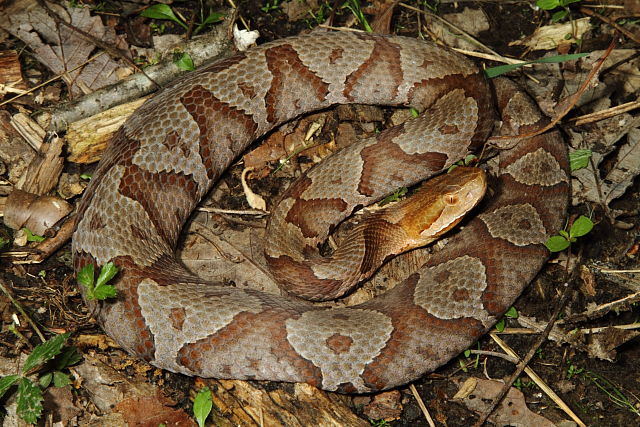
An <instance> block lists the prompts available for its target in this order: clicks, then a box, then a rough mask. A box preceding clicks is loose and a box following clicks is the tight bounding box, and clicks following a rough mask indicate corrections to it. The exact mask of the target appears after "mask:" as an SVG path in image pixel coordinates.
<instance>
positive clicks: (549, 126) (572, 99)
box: [488, 39, 616, 149]
mask: <svg viewBox="0 0 640 427" xmlns="http://www.w3.org/2000/svg"><path fill="white" fill-rule="evenodd" d="M615 45H616V42H615V39H614V40H612V41H611V43H610V44H609V47H608V48H607V50H606V51H605V52H604V53H603V54H602V56H601V57H600V58H599V59H598V61H597V62H596V63H595V65H594V66H593V68H592V69H591V71H590V72H589V75H588V76H587V78H586V79H585V82H584V83H583V84H582V86H580V88H579V89H578V91H577V92H576V93H574V94H573V95H571V96H569V97H568V98H567V100H566V101H567V102H566V106H565V108H564V110H562V111H561V112H559V113H558V114H556V116H555V117H554V118H553V119H552V120H551V121H550V122H549V124H547V125H546V126H543V127H542V128H541V129H538V130H534V131H531V132H529V133H525V134H519V135H515V136H513V135H503V136H492V137H490V138H489V139H488V141H489V142H495V141H500V140H512V139H514V138H515V139H518V140H520V139H524V138H533V137H534V136H538V135H540V134H543V133H545V132H546V131H548V130H549V129H552V128H553V127H554V126H555V125H556V124H557V123H558V122H559V121H560V120H561V119H562V118H563V117H564V116H566V115H567V114H568V113H569V111H571V109H573V107H574V106H575V105H576V103H577V102H578V100H579V99H580V97H581V96H582V94H583V93H584V92H585V91H586V90H587V88H588V87H589V85H590V84H591V82H592V80H593V79H595V76H596V74H597V73H598V71H599V70H600V68H602V64H604V61H605V59H607V58H608V57H609V55H610V54H611V52H612V51H613V48H614V47H615ZM518 142H519V141H516V144H517V143H518ZM501 148H502V149H509V148H513V147H501Z"/></svg>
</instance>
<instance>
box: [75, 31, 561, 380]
mask: <svg viewBox="0 0 640 427" xmlns="http://www.w3.org/2000/svg"><path fill="white" fill-rule="evenodd" d="M493 91H495V95H494V94H492V89H491V87H490V86H489V85H488V83H487V82H486V81H485V79H484V78H483V76H482V73H481V72H480V71H479V70H478V68H477V67H476V66H475V65H474V64H473V63H471V62H470V61H468V60H467V59H465V58H463V57H461V56H460V55H458V54H455V53H453V52H451V51H449V50H445V49H443V48H440V47H436V46H435V45H432V44H430V43H427V42H423V41H418V40H414V39H409V38H403V37H397V36H394V37H386V36H376V35H363V34H353V33H313V34H311V35H305V36H298V37H292V38H287V39H283V40H279V41H275V42H271V43H267V44H264V45H262V46H259V47H257V48H254V49H252V50H250V51H248V52H246V53H240V54H237V55H235V56H233V57H231V58H228V59H225V60H222V61H219V62H216V63H213V64H212V65H209V66H206V67H203V68H201V69H199V70H198V71H196V72H193V73H191V74H189V75H187V76H186V77H184V78H181V79H179V81H177V82H176V83H174V84H172V85H171V86H170V87H168V88H166V89H164V90H162V91H161V92H159V93H158V94H157V95H156V96H155V97H154V98H152V99H151V100H149V101H147V102H146V103H145V104H144V105H143V106H142V107H140V108H139V109H138V110H137V111H136V112H135V113H134V114H133V115H132V116H131V117H130V118H129V119H128V120H127V121H126V123H125V124H124V125H123V126H122V127H121V128H120V129H119V130H118V132H117V133H116V134H115V136H114V137H113V139H112V141H111V144H110V146H109V148H108V149H107V151H106V153H105V154H104V156H103V158H102V160H101V162H100V164H99V165H98V168H97V170H96V172H95V174H94V177H93V179H92V182H91V184H90V185H89V187H88V188H87V190H86V193H85V195H84V197H83V199H82V201H81V204H80V207H79V212H78V216H77V218H78V219H77V224H76V231H75V233H74V236H73V248H72V250H73V255H74V267H75V269H76V271H78V270H79V269H81V268H82V267H83V266H84V265H86V264H88V263H93V264H94V265H96V266H99V265H103V264H105V263H106V262H108V261H113V262H114V263H116V265H118V266H119V268H120V272H119V274H118V276H117V278H116V279H117V280H116V286H117V288H118V297H117V298H116V299H114V300H108V301H106V302H102V303H99V305H98V306H97V307H96V317H97V319H98V321H99V323H100V324H101V326H102V327H103V328H104V330H105V331H106V332H107V333H108V334H109V335H110V336H111V337H113V338H114V339H115V340H116V341H117V342H118V343H119V344H120V345H121V346H122V347H123V348H125V349H126V350H127V351H129V352H130V353H132V354H134V355H137V356H139V357H141V358H143V359H144V360H146V361H148V362H150V363H151V364H153V365H155V366H158V367H160V368H164V369H167V370H169V371H173V372H180V373H184V374H187V375H195V376H201V377H215V378H229V379H256V380H273V381H286V382H307V383H310V384H312V385H315V386H317V387H320V388H323V389H325V390H331V391H340V392H371V391H376V390H383V389H388V388H391V387H395V386H398V385H401V384H404V383H407V382H409V381H412V380H414V379H416V378H418V377H420V376H421V375H423V374H424V373H425V372H428V371H432V370H434V369H436V368H437V367H438V366H440V365H442V364H443V363H445V362H447V361H448V360H449V359H451V358H452V357H454V356H455V355H457V354H458V353H460V352H461V351H462V350H464V349H465V348H467V347H468V346H469V345H471V344H472V343H473V342H474V341H475V340H477V339H478V338H479V337H480V336H481V335H482V334H483V333H484V332H486V331H487V329H488V328H490V327H491V326H492V325H493V324H494V323H495V321H496V319H497V318H498V317H499V316H501V315H502V313H504V311H505V310H506V309H507V308H508V307H509V306H510V305H511V304H512V303H513V301H514V300H515V298H516V297H517V296H518V295H519V294H520V293H521V291H522V289H523V288H524V287H525V286H526V285H527V284H528V283H529V282H530V281H531V280H532V279H533V278H534V276H535V275H536V274H537V272H538V271H539V269H540V268H541V266H542V265H543V263H544V262H545V261H546V259H547V257H548V252H547V250H546V248H545V247H544V246H543V245H542V243H543V242H544V241H545V240H546V239H547V237H548V236H549V235H551V234H554V233H555V232H556V231H557V230H559V229H560V228H561V227H562V225H563V221H564V217H565V214H566V209H567V202H568V194H569V179H568V166H567V164H568V162H567V152H566V147H565V146H564V144H563V141H562V139H561V138H560V136H559V134H558V133H557V132H549V133H546V134H544V135H540V136H537V137H533V138H529V139H525V140H522V141H520V142H519V143H518V144H515V145H514V146H513V147H512V148H510V149H508V150H505V151H502V152H501V153H500V155H499V173H498V176H497V177H495V179H494V180H493V182H492V184H491V188H492V189H493V192H494V195H493V197H492V198H491V200H490V201H487V202H485V203H484V205H483V206H482V207H481V212H480V213H478V214H477V216H476V217H475V218H474V219H472V220H471V221H470V222H468V223H467V224H466V225H465V227H464V229H463V230H462V231H461V232H459V233H456V234H455V235H454V236H452V237H451V238H450V239H449V241H448V243H447V245H446V247H445V248H444V249H443V250H441V251H439V252H437V253H436V254H434V255H433V256H432V257H431V258H430V260H429V261H428V262H427V264H425V265H424V266H423V267H422V269H421V270H419V272H417V273H415V274H412V275H411V276H409V277H408V278H407V279H405V280H404V282H402V283H401V284H399V285H398V286H396V287H395V288H393V289H392V290H390V291H388V292H387V293H385V294H383V295H381V296H378V297H376V298H374V299H372V300H370V301H368V302H366V303H363V304H360V305H356V306H351V307H346V308H326V307H317V306H316V305H313V304H311V303H310V302H306V301H303V300H301V299H298V298H294V297H291V296H280V295H271V294H266V293H261V292H259V291H253V290H248V289H239V288H236V287H232V286H222V285H221V284H215V283H207V282H205V281H203V280H202V279H199V278H198V277H197V276H195V275H194V274H193V273H191V272H189V271H188V270H187V269H186V268H185V267H183V266H182V264H181V263H180V262H179V261H177V260H176V259H175V256H174V249H175V246H176V242H177V240H178V236H179V233H180V230H181V228H182V226H183V225H184V223H185V221H186V220H187V219H188V217H189V215H190V214H191V212H192V210H193V209H194V208H195V206H196V205H197V204H198V202H199V201H200V200H201V198H202V197H203V196H204V195H205V194H206V193H207V192H208V190H209V189H210V188H211V186H212V185H213V184H214V183H215V182H216V180H217V179H218V178H219V176H220V175H221V173H222V172H223V171H224V170H225V169H226V168H227V167H228V166H229V164H230V163H231V162H232V161H233V160H234V159H235V158H236V157H237V156H238V155H239V154H240V153H241V152H242V151H243V150H244V149H245V148H246V147H247V145H248V144H249V143H251V142H252V141H253V140H255V139H256V138H258V137H259V136H261V135H264V134H265V133H266V132H268V131H269V130H271V129H273V128H274V127H276V126H278V125H279V124H281V123H284V122H286V121H288V120H291V119H292V118H295V117H297V116H299V115H301V114H304V113H306V112H309V111H314V110H318V109H322V108H326V107H329V106H331V105H334V104H341V103H363V104H379V105H404V106H413V107H415V108H417V109H418V110H420V111H422V110H424V109H427V114H426V115H425V116H426V118H425V116H420V117H418V118H415V119H410V120H409V121H407V122H405V123H404V124H402V125H399V126H396V127H394V128H392V129H390V130H388V131H385V132H383V133H381V134H380V135H378V136H377V137H376V138H374V139H373V140H367V141H368V142H365V143H364V145H363V146H359V147H358V148H354V149H351V150H349V149H346V151H345V150H343V151H345V153H346V154H345V153H343V152H342V151H341V152H340V153H341V154H340V155H339V156H337V158H336V159H335V160H333V161H332V162H330V165H329V166H328V167H325V168H324V169H321V168H320V169H318V170H319V172H317V173H316V172H314V173H311V174H309V175H307V176H306V177H304V178H303V179H302V180H300V181H298V182H297V183H296V184H294V185H293V187H292V188H291V189H290V190H289V191H288V192H287V194H286V195H285V196H283V200H282V203H281V204H280V207H278V208H276V209H275V211H274V212H273V215H272V218H271V220H270V223H269V233H271V234H270V235H269V236H270V237H269V238H270V239H273V240H274V244H275V245H274V246H273V248H272V249H267V250H266V258H267V260H268V261H269V264H270V265H271V266H272V267H275V273H274V275H275V276H279V275H281V274H282V275H286V274H291V273H292V272H293V276H294V277H295V276H296V275H297V276H298V277H302V278H303V280H302V282H307V281H308V282H312V281H313V280H315V279H318V280H320V281H324V282H325V283H329V288H330V289H331V288H332V285H331V281H332V280H333V279H332V278H331V274H332V273H331V271H327V269H322V268H319V267H316V266H312V267H310V266H308V265H306V264H304V263H301V261H300V259H301V254H303V255H305V254H306V253H307V252H308V251H309V250H311V249H313V247H314V246H315V245H316V244H317V242H318V241H320V240H323V239H324V238H325V237H326V235H327V232H328V231H327V230H328V228H330V227H331V224H333V222H335V221H340V220H341V219H342V218H344V217H346V216H348V215H349V214H350V213H351V212H352V210H353V209H354V207H356V206H359V205H365V204H367V203H369V202H370V201H371V200H375V199H377V198H380V197H381V196H382V195H384V194H387V193H389V192H390V191H393V190H394V189H396V188H398V187H400V186H403V185H411V184H413V183H415V182H417V181H419V180H421V179H423V177H424V176H425V175H427V174H431V173H435V172H438V171H441V170H443V169H444V168H447V167H448V166H449V165H451V164H452V163H453V162H455V161H457V160H458V159H460V158H462V157H464V155H465V154H466V153H468V152H469V151H473V150H476V149H477V148H478V147H480V146H481V145H482V144H483V142H484V141H485V140H486V139H487V137H488V136H489V135H490V134H491V132H492V129H493V127H494V122H495V118H496V117H495V113H494V104H495V105H497V106H498V110H499V111H500V113H501V116H502V117H501V120H502V125H501V127H500V133H502V134H506V135H517V134H519V133H525V132H527V131H528V130H531V129H537V128H538V127H539V126H540V125H541V124H542V123H544V122H545V119H544V118H543V116H542V115H541V113H540V112H539V110H538V109H537V107H536V106H535V105H534V104H533V103H532V102H531V101H530V100H529V99H528V98H527V97H526V95H524V94H523V93H522V92H520V91H519V90H518V89H517V87H516V86H515V85H514V84H513V83H511V82H510V81H508V80H499V79H498V80H496V81H494V82H493ZM425 139H426V140H430V141H431V143H432V144H431V145H430V146H428V147H426V146H425V144H424V140H425ZM452 141H453V142H457V143H454V144H451V142H452ZM334 157H335V156H334ZM315 169H316V168H314V169H313V170H315ZM350 179H353V180H350ZM308 212H311V213H308ZM329 214H331V215H333V218H332V219H331V220H328V219H326V217H327V216H328V215H329ZM305 215H306V216H305ZM336 218H337V219H336ZM330 221H331V222H330ZM274 230H275V231H274ZM332 268H333V267H332ZM312 279H313V280H312ZM285 282H286V280H285ZM285 287H286V285H285ZM330 292H332V291H330ZM336 292H337V291H336ZM341 292H342V291H340V292H337V293H341ZM300 293H301V294H307V293H311V294H313V291H309V292H308V291H307V290H305V289H303V290H302V291H301V292H300ZM311 297H312V298H313V295H312V296H311Z"/></svg>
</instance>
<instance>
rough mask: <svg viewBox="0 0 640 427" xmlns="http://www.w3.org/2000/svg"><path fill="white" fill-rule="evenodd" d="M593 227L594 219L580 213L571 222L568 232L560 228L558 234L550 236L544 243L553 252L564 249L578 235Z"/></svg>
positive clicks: (587, 231)
mask: <svg viewBox="0 0 640 427" xmlns="http://www.w3.org/2000/svg"><path fill="white" fill-rule="evenodd" d="M591 229H593V221H591V220H590V219H589V218H587V217H586V216H584V215H580V217H578V219H576V220H575V221H574V222H573V224H571V228H570V229H569V231H568V232H567V231H566V230H560V232H559V233H558V235H556V236H551V237H549V239H548V240H547V241H546V242H545V243H544V245H545V246H546V247H547V249H549V250H550V251H551V252H561V251H564V250H565V249H567V248H568V247H569V245H571V243H573V242H575V241H576V239H577V238H578V237H582V236H584V235H585V234H587V233H589V232H590V231H591Z"/></svg>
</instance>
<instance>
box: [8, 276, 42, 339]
mask: <svg viewBox="0 0 640 427" xmlns="http://www.w3.org/2000/svg"><path fill="white" fill-rule="evenodd" d="M0 291H2V293H4V294H5V295H6V296H7V298H9V300H10V301H11V303H12V304H13V306H14V307H15V308H16V310H18V311H19V312H20V314H22V315H23V316H24V318H25V319H27V322H28V323H29V324H30V325H31V327H32V328H33V330H34V331H35V332H36V334H37V335H38V337H39V338H40V341H42V342H45V341H46V339H45V338H44V335H42V332H40V328H38V325H36V322H34V321H33V319H31V316H29V315H28V314H27V312H26V311H24V309H23V308H22V305H21V304H20V303H19V302H18V301H16V299H15V298H13V295H11V294H10V293H9V290H8V289H7V288H5V287H4V284H2V283H0Z"/></svg>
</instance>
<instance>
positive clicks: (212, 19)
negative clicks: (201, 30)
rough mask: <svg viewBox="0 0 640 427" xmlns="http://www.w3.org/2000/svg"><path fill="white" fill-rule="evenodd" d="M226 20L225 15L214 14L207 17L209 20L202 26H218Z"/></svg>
mask: <svg viewBox="0 0 640 427" xmlns="http://www.w3.org/2000/svg"><path fill="white" fill-rule="evenodd" d="M223 19H224V13H219V12H212V13H210V14H209V16H207V18H206V19H205V20H204V21H203V22H202V24H200V25H202V26H205V25H209V24H216V23H218V22H220V21H222V20H223Z"/></svg>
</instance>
